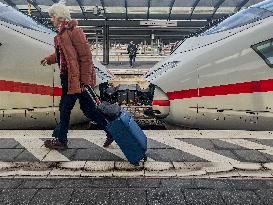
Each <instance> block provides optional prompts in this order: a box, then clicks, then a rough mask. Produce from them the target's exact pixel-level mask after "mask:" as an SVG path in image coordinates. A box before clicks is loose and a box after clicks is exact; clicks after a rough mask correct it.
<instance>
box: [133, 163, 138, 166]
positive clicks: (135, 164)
mask: <svg viewBox="0 0 273 205" xmlns="http://www.w3.org/2000/svg"><path fill="white" fill-rule="evenodd" d="M131 164H132V165H134V166H139V163H131Z"/></svg>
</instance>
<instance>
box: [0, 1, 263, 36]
mask: <svg viewBox="0 0 273 205" xmlns="http://www.w3.org/2000/svg"><path fill="white" fill-rule="evenodd" d="M57 1H58V0H0V2H2V3H5V4H8V5H10V6H12V7H14V8H16V9H18V10H20V11H22V12H24V13H26V14H31V15H32V16H33V17H35V18H36V19H38V20H41V21H42V20H48V18H49V16H48V13H47V11H48V8H49V7H50V6H51V5H52V4H53V3H57ZM261 1H262V0H66V1H65V2H66V5H67V6H68V7H69V9H70V12H71V16H72V18H75V19H77V20H78V22H79V26H81V27H82V28H83V29H84V31H85V33H86V34H87V36H88V38H89V39H90V40H92V39H94V34H95V33H94V32H96V33H97V34H98V35H99V36H101V35H102V32H101V30H102V29H100V28H102V27H103V26H104V25H106V24H107V25H109V27H110V39H111V40H122V39H123V40H124V39H139V40H149V39H150V38H151V35H152V34H154V36H155V38H159V39H163V40H164V39H165V40H181V39H183V38H184V37H185V36H187V35H189V34H190V33H193V32H196V31H198V30H199V29H200V28H202V27H205V26H207V25H208V24H209V23H210V22H213V21H214V20H216V19H221V18H225V17H227V16H229V15H231V14H233V13H236V12H237V11H239V10H241V9H243V8H246V7H249V6H251V5H254V4H256V3H259V2H261ZM30 11H31V12H30ZM143 21H157V22H165V21H170V22H175V23H176V24H175V25H176V26H170V27H166V26H162V25H161V26H158V25H156V26H152V25H150V26H147V25H146V26H145V25H144V26H143V25H141V22H143Z"/></svg>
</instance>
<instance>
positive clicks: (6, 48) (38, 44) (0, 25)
mask: <svg viewBox="0 0 273 205" xmlns="http://www.w3.org/2000/svg"><path fill="white" fill-rule="evenodd" d="M54 36H55V33H54V32H53V31H51V30H49V29H47V28H46V27H45V26H43V25H41V24H38V23H37V22H35V21H34V20H33V19H31V18H30V17H28V16H26V15H24V14H22V13H20V12H18V11H17V10H15V9H13V8H11V7H9V6H7V5H5V4H2V3H0V129H28V128H52V127H54V126H55V125H56V120H58V117H59V111H58V106H59V101H60V96H61V84H60V77H59V74H60V73H59V68H58V66H57V65H54V66H46V67H43V66H41V65H40V60H41V59H42V58H44V57H46V56H48V55H49V54H51V53H52V52H54V44H53V37H54ZM93 62H94V65H95V67H96V73H97V85H99V84H101V83H104V82H107V81H108V80H110V79H112V78H113V75H112V74H111V73H109V72H108V70H107V69H106V68H105V67H104V66H103V65H101V64H100V63H99V62H97V61H96V60H94V59H93ZM97 87H98V86H97ZM86 120H87V119H86V118H85V117H84V116H83V114H82V112H81V111H80V109H79V105H76V106H75V108H74V109H73V111H72V115H71V123H79V122H83V121H86Z"/></svg>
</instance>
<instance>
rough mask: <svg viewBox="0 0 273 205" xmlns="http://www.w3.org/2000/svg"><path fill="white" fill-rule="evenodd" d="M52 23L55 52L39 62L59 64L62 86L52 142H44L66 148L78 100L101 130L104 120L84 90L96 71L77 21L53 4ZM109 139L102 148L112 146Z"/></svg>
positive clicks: (51, 11)
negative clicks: (72, 111)
mask: <svg viewBox="0 0 273 205" xmlns="http://www.w3.org/2000/svg"><path fill="white" fill-rule="evenodd" d="M48 13H49V16H50V18H51V22H52V24H53V25H54V27H55V28H56V30H57V35H56V36H55V37H54V45H55V52H54V53H53V54H52V55H50V56H48V57H46V58H44V59H42V60H41V64H42V65H43V66H46V65H51V64H55V63H58V65H59V68H60V78H61V85H62V96H61V101H60V105H59V110H60V122H59V124H58V125H57V126H56V128H55V129H54V131H53V134H52V136H53V137H54V138H55V139H52V140H46V141H45V142H44V145H45V147H47V148H49V149H58V150H59V149H60V150H63V149H67V148H68V146H67V144H68V143H67V142H68V141H67V133H68V128H69V121H70V114H71V110H72V109H73V107H74V105H75V102H76V100H77V99H79V101H80V107H81V110H82V111H83V113H84V114H85V115H86V116H87V117H88V118H89V119H90V120H92V121H95V122H96V123H97V124H98V125H99V126H100V127H102V128H103V129H105V127H106V125H107V120H106V119H105V117H104V116H103V115H102V114H101V113H100V112H99V111H97V110H96V105H95V103H94V102H93V101H92V100H91V99H90V97H89V95H88V94H87V92H86V91H84V89H83V85H90V86H92V87H94V86H95V85H96V72H95V69H94V65H93V62H92V54H91V51H90V46H89V43H88V41H87V39H86V36H85V34H84V32H83V31H82V29H80V28H79V27H77V21H76V20H72V19H71V17H70V12H69V10H68V8H67V7H66V6H65V5H64V4H61V3H56V4H53V5H52V6H51V7H50V8H49V10H48ZM112 141H113V139H112V137H111V136H110V135H109V134H107V140H106V142H105V144H104V146H109V145H110V144H111V143H112Z"/></svg>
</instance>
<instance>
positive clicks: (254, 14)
mask: <svg viewBox="0 0 273 205" xmlns="http://www.w3.org/2000/svg"><path fill="white" fill-rule="evenodd" d="M256 6H258V5H256ZM256 6H253V7H250V8H248V9H244V10H242V11H240V12H238V13H236V14H234V15H233V16H231V17H229V18H227V19H226V20H224V21H222V22H221V23H219V24H218V25H216V26H214V27H212V28H210V29H209V30H207V31H205V32H204V33H202V34H201V35H210V34H214V33H218V32H222V31H226V30H229V29H233V28H236V27H239V26H243V25H246V24H249V23H252V22H255V21H258V20H261V19H264V18H267V17H269V16H272V15H273V12H272V7H270V9H268V8H267V6H268V5H267V6H266V5H263V7H256ZM272 6H273V5H272Z"/></svg>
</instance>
